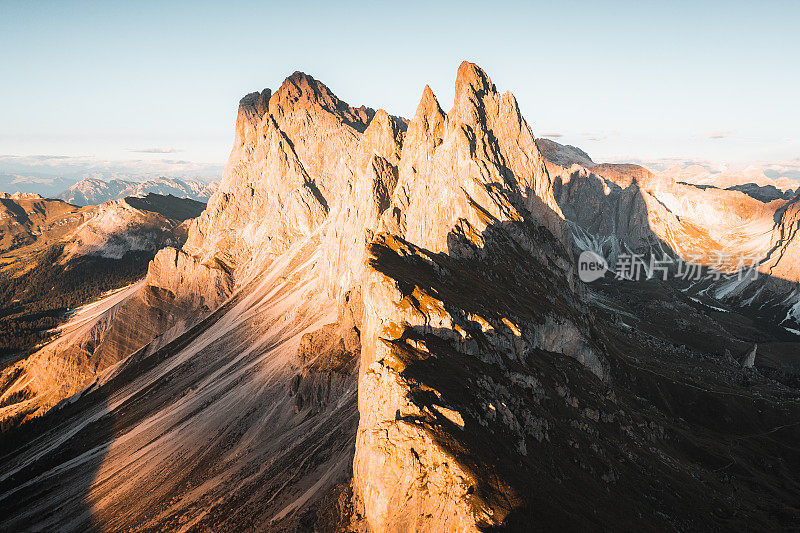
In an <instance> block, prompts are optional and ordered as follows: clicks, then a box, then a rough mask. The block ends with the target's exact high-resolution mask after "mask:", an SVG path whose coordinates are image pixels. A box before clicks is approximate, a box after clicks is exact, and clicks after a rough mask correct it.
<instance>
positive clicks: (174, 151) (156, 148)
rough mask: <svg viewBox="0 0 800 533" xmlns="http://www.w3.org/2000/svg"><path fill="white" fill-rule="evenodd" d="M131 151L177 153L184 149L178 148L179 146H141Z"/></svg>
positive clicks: (140, 152)
mask: <svg viewBox="0 0 800 533" xmlns="http://www.w3.org/2000/svg"><path fill="white" fill-rule="evenodd" d="M130 151H131V152H136V153H139V154H176V153H178V152H182V151H183V150H178V149H177V148H171V147H170V148H159V147H154V148H139V149H137V150H130Z"/></svg>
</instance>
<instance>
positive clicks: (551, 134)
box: [541, 133, 563, 139]
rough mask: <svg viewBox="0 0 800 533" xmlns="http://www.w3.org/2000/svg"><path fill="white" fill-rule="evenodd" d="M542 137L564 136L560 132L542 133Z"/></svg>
mask: <svg viewBox="0 0 800 533" xmlns="http://www.w3.org/2000/svg"><path fill="white" fill-rule="evenodd" d="M541 137H547V138H548V139H560V138H561V137H563V135H562V134H560V133H542V134H541Z"/></svg>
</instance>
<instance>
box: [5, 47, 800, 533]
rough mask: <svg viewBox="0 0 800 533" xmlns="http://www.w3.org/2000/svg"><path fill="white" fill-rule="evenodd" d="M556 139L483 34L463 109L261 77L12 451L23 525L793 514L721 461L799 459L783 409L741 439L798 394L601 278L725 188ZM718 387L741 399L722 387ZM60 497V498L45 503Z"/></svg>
mask: <svg viewBox="0 0 800 533" xmlns="http://www.w3.org/2000/svg"><path fill="white" fill-rule="evenodd" d="M559 146H560V145H556V144H542V143H540V146H539V147H537V142H536V140H535V139H534V136H533V134H532V132H531V129H530V127H529V126H528V124H527V122H526V121H525V119H524V118H523V117H522V115H521V113H520V111H519V107H518V105H517V102H516V100H515V98H514V96H513V95H512V94H511V93H510V92H506V93H500V92H499V91H498V90H497V89H496V87H495V85H494V84H493V83H492V81H491V79H490V78H489V76H488V75H487V74H486V73H485V72H484V71H483V70H481V69H480V68H479V67H477V66H476V65H474V64H472V63H468V62H464V63H462V64H461V66H460V67H459V69H458V72H457V75H456V82H455V100H454V103H453V106H452V108H451V109H450V110H449V111H447V112H445V111H444V110H443V109H442V108H441V106H440V104H439V102H438V101H437V99H436V97H435V95H434V94H433V92H432V91H431V89H430V88H429V87H425V89H424V90H423V92H422V97H421V100H420V103H419V105H418V107H417V110H416V113H415V115H414V117H413V118H412V119H411V120H410V121H406V120H404V119H402V118H399V117H393V116H391V115H389V114H388V113H386V112H385V111H383V110H377V111H373V110H372V109H370V108H366V107H358V108H356V107H351V106H349V105H348V104H346V103H345V102H342V101H341V100H339V99H338V98H337V97H336V96H335V95H334V94H333V93H332V92H331V91H330V90H329V89H328V88H327V87H326V86H325V85H324V84H322V83H320V82H319V81H317V80H315V79H314V78H312V77H311V76H308V75H305V74H302V73H299V72H298V73H295V74H293V75H292V76H290V77H289V78H287V79H286V80H285V81H284V83H283V85H282V86H281V87H280V88H278V89H277V90H276V91H274V92H273V91H271V90H269V89H265V90H263V91H261V92H258V93H252V94H250V95H247V96H246V97H245V98H243V99H242V100H241V102H240V105H239V111H238V116H237V120H236V126H235V138H234V144H233V149H232V150H231V154H230V157H229V159H228V162H227V165H226V167H225V171H224V174H223V178H222V181H221V184H220V187H219V190H218V191H217V192H216V193H215V194H214V196H213V197H212V198H211V199H210V201H209V203H208V206H207V208H206V210H205V211H204V212H203V213H202V215H201V216H199V217H198V218H197V219H195V220H194V221H193V222H192V223H191V226H190V227H189V230H188V238H187V240H186V243H185V244H184V245H183V246H182V247H180V248H176V247H168V248H164V249H162V250H160V251H159V252H158V254H157V255H156V257H155V259H154V260H153V261H152V262H151V264H150V266H149V270H148V273H147V276H146V278H145V279H144V280H143V282H142V284H141V286H140V287H138V286H137V287H134V288H132V289H131V290H130V293H129V294H127V295H125V296H124V298H122V299H121V300H120V301H118V302H113V307H110V308H109V311H108V312H104V313H100V314H99V315H98V316H99V318H97V320H96V322H93V323H91V322H89V323H87V327H90V329H91V335H92V336H94V338H95V340H96V341H97V343H96V346H97V348H96V349H95V350H94V351H93V352H91V353H90V354H89V355H88V358H89V359H90V360H91V361H92V362H93V363H94V364H95V365H96V366H97V368H98V376H99V377H98V379H97V380H96V381H95V382H94V383H93V384H91V386H90V387H89V388H87V389H86V390H85V391H84V392H83V393H82V394H81V395H79V396H76V397H73V398H71V399H70V400H68V401H67V402H65V404H64V405H63V406H62V407H61V408H60V409H55V410H53V411H51V412H50V413H49V414H48V415H47V416H49V417H52V418H51V419H48V418H47V416H46V417H45V418H44V420H45V421H47V420H55V421H58V424H50V425H47V424H40V425H39V426H34V428H35V429H31V430H30V431H31V434H30V435H26V434H25V433H24V431H23V432H22V434H23V436H24V438H23V439H22V440H23V441H24V442H25V443H26V444H24V445H21V446H20V447H19V449H18V450H17V451H15V452H14V453H12V454H10V456H9V457H8V458H6V459H4V461H5V463H3V466H4V468H5V469H6V470H7V471H9V472H12V474H10V476H12V477H13V479H11V478H10V477H9V478H3V479H0V494H6V496H0V498H5V500H0V501H5V502H7V503H8V502H10V503H14V502H18V503H21V502H23V501H24V502H25V506H24V508H23V509H22V510H21V511H20V512H18V513H16V514H14V516H12V517H11V518H9V519H8V520H7V522H6V523H5V524H6V525H10V526H15V525H18V524H22V523H26V524H28V523H30V522H29V521H30V520H33V521H34V522H35V523H36V524H37V525H39V526H40V528H42V529H47V528H48V527H50V528H52V527H56V526H58V525H60V524H61V523H62V522H63V523H67V522H68V523H70V524H73V525H74V524H89V523H92V524H102V525H103V526H105V527H108V528H110V529H130V528H142V529H165V528H167V529H169V528H175V527H184V526H185V527H186V528H189V529H191V528H194V529H217V530H238V529H247V528H255V529H273V530H300V531H306V530H313V529H316V530H346V531H352V530H362V531H363V530H366V531H377V532H382V531H386V532H389V531H411V530H414V531H478V530H482V529H487V528H491V527H495V526H506V527H510V528H523V527H526V526H530V524H532V523H535V524H539V525H541V526H542V527H546V526H548V525H549V526H558V525H564V524H571V525H572V526H573V527H577V526H584V527H598V526H599V525H600V524H610V523H619V524H630V527H642V526H644V525H647V526H648V527H656V528H675V529H689V528H692V527H697V526H698V525H699V524H707V523H708V522H706V520H709V519H708V517H709V516H710V515H711V514H712V513H714V515H715V516H717V515H719V516H720V517H722V516H723V515H724V516H729V515H731V514H732V513H738V515H737V516H739V517H743V519H746V520H752V523H754V524H758V525H760V526H765V527H767V526H770V525H774V524H776V523H778V522H779V521H780V520H783V518H781V519H778V518H772V517H771V515H770V514H769V510H768V509H766V510H765V509H764V508H763V507H762V506H761V504H760V503H758V502H760V501H762V500H763V499H764V498H763V496H764V494H766V493H767V492H768V491H769V489H768V488H765V487H767V486H772V485H770V483H771V481H769V482H764V483H765V484H762V483H761V481H760V480H753V479H749V478H748V479H746V480H745V481H743V482H742V483H743V484H742V485H741V492H737V494H741V496H739V497H737V498H734V499H733V500H732V499H731V497H730V496H729V492H728V491H727V489H725V486H724V484H725V482H726V481H725V480H724V479H723V477H724V476H727V475H728V474H727V473H723V472H721V470H720V469H721V467H725V464H727V463H728V462H729V459H730V458H735V459H734V461H742V462H743V463H745V464H746V465H747V466H746V467H745V468H743V470H745V471H747V470H748V469H750V468H756V469H758V468H761V469H764V468H767V469H774V471H775V472H778V474H775V475H776V476H785V475H786V472H787V471H788V470H791V469H792V468H794V467H795V466H796V461H789V462H788V463H787V464H777V463H775V462H774V461H772V460H771V459H769V457H772V456H773V455H779V453H776V452H775V450H774V449H772V450H770V451H769V453H767V450H768V448H769V447H778V446H782V444H781V443H782V442H783V441H782V440H781V439H782V438H783V436H780V438H779V439H778V440H777V441H775V442H770V443H767V444H764V443H755V444H754V443H753V442H751V441H749V440H745V439H731V438H729V437H730V436H731V435H733V434H734V433H735V432H736V431H747V433H748V434H754V435H755V434H759V433H764V429H765V426H772V425H773V423H775V421H776V420H782V419H783V418H785V417H787V416H790V417H796V416H797V412H796V408H795V407H794V406H795V405H796V404H795V403H792V402H790V401H784V400H787V399H788V398H790V397H791V396H792V393H791V392H790V391H788V390H787V389H784V388H781V387H779V386H776V385H774V384H773V383H771V382H767V381H766V380H765V379H764V378H762V377H761V376H760V375H759V374H757V373H756V372H753V373H751V374H748V375H747V376H746V378H747V379H748V380H752V382H753V383H756V384H757V386H758V387H759V391H760V392H759V394H764V397H765V398H766V397H768V398H769V400H768V401H764V402H761V403H759V402H756V401H755V400H754V399H753V396H750V395H749V394H750V393H749V392H737V393H736V394H737V395H743V396H741V397H742V398H744V399H741V400H740V401H739V400H737V402H734V403H730V404H728V403H724V401H722V400H719V398H720V395H719V394H718V393H720V391H722V392H721V393H722V394H728V391H729V388H730V387H733V386H734V385H731V382H730V381H726V380H730V379H740V376H741V371H742V368H740V366H739V365H738V364H737V365H736V370H735V372H734V371H731V372H727V373H720V374H718V373H717V367H715V366H714V365H713V364H712V362H711V361H712V359H713V357H712V356H711V355H708V356H707V357H706V356H703V357H701V356H700V355H699V352H697V351H693V349H688V348H686V347H685V346H684V347H683V348H682V349H680V350H679V349H676V348H675V346H673V343H672V341H671V340H664V339H661V338H658V339H657V338H655V336H654V335H645V334H641V335H633V334H630V333H629V331H628V330H629V329H630V328H631V326H630V325H626V324H624V323H623V322H622V321H621V319H620V318H619V317H620V316H622V315H614V314H613V313H610V312H609V309H613V308H614V307H613V305H616V304H614V303H613V302H612V303H609V302H611V301H612V300H613V296H608V297H607V298H608V300H609V302H605V301H604V303H603V305H604V306H600V305H599V304H597V303H596V302H595V298H600V297H599V296H598V295H596V294H594V293H591V292H590V290H589V289H587V287H586V286H585V285H583V284H582V283H580V282H579V281H578V280H577V279H576V276H575V273H574V266H573V265H574V261H573V251H574V249H573V246H574V243H575V242H576V240H577V242H578V243H579V244H581V243H584V244H586V243H588V244H590V245H592V246H594V245H597V244H598V243H600V244H603V241H604V239H605V240H608V241H609V242H611V241H613V242H614V243H615V244H613V246H615V247H616V250H617V251H619V250H623V249H625V248H624V247H638V246H648V247H649V246H651V245H655V244H656V243H658V240H657V236H658V235H660V234H659V231H660V230H657V231H655V232H654V233H655V234H656V236H655V237H654V236H653V235H652V234H651V233H650V232H648V231H647V230H646V229H645V226H649V225H650V224H654V223H655V222H660V223H662V227H664V228H666V229H665V231H664V235H667V234H668V235H670V236H674V235H687V240H686V242H685V246H690V245H691V246H695V247H698V248H702V247H705V246H707V245H708V243H709V242H711V241H713V242H717V241H716V240H715V237H714V235H712V234H711V233H710V232H709V231H707V230H704V231H705V232H703V231H700V230H698V229H697V225H696V224H694V225H692V224H689V223H688V222H687V221H686V220H685V218H686V217H685V216H684V215H680V216H679V215H676V214H675V213H676V212H677V209H678V207H680V209H682V211H681V213H694V214H696V215H697V216H698V217H699V216H701V215H702V214H703V213H705V212H706V211H707V207H708V204H702V205H701V204H700V203H698V202H697V201H695V199H690V201H684V200H682V199H681V198H680V196H681V194H682V191H683V190H682V189H680V188H679V187H678V185H675V184H674V183H673V184H670V183H662V182H659V181H658V180H657V178H656V177H654V176H652V175H651V174H650V173H649V172H648V171H647V170H646V169H643V168H641V167H634V166H621V165H594V163H593V162H592V161H591V159H590V158H589V157H588V155H586V154H585V153H583V152H581V151H580V150H578V149H570V150H568V151H567V152H566V153H562V152H561V151H560V150H561V149H560V148H559ZM542 153H544V154H545V155H546V156H548V159H545V157H543V155H542ZM567 163H569V167H566V166H562V165H566V164H567ZM589 164H591V166H588V167H587V166H586V165H589ZM575 165H577V166H575ZM728 193H729V194H730V195H736V198H739V197H740V196H738V195H741V193H737V192H732V191H728ZM741 196H744V195H741ZM692 198H694V197H692ZM714 202H716V200H713V201H711V202H710V204H714ZM659 206H660V207H659ZM719 209H720V210H721V212H722V213H723V214H731V213H734V214H736V213H739V211H737V208H731V207H729V206H724V205H722V206H720V208H719ZM615 210H616V212H617V215H616V216H615V214H614V211H615ZM745 210H747V209H745ZM737 216H739V215H737ZM741 216H745V217H746V215H741ZM689 237H691V242H690V241H689V240H688V239H689ZM702 239H707V241H708V242H706V241H703V240H702ZM614 290H617V289H616V287H613V286H612V287H611V288H610V289H608V292H609V294H612V295H613V294H615V293H614V292H613V291H614ZM620 290H621V289H620ZM670 297H672V296H670ZM674 297H675V298H678V297H679V296H674ZM637 298H638V297H637ZM640 299H641V300H644V301H647V302H648V303H653V302H651V301H650V300H654V299H653V298H647V297H645V298H640ZM684 299H686V297H684ZM624 300H625V298H624V297H622V298H620V301H624ZM635 301H636V302H638V301H639V299H636V300H635ZM665 301H667V302H668V303H666V304H664V305H663V309H672V308H670V307H669V305H671V304H670V303H669V301H668V300H666V299H665ZM659 302H660V301H659ZM612 304H613V305H612ZM682 305H685V306H688V304H682ZM663 309H662V307H658V308H657V309H655V310H654V311H653V313H655V312H656V311H658V312H659V313H661V312H662V311H663ZM637 313H639V311H637ZM639 314H641V313H639ZM625 316H626V317H634V314H633V313H630V312H628V313H627V314H626V315H625ZM598 317H600V318H599V319H598ZM659 317H660V315H659ZM670 318H672V317H670ZM628 320H631V318H628ZM701 327H705V328H707V329H706V330H705V331H711V329H710V328H711V326H707V325H703V326H701ZM713 327H714V328H718V324H716V323H714V326H713ZM718 329H719V328H718ZM717 331H718V330H717V329H714V333H715V334H716V332H717ZM76 335H77V336H80V333H78V334H76ZM694 338H701V339H702V338H704V335H702V334H697V333H695V334H694ZM76 342H77V341H76ZM720 344H721V346H722V344H723V343H720ZM730 344H731V345H730V346H726V348H729V349H730V350H732V351H735V350H738V349H739V344H736V343H730ZM89 345H90V343H87V342H85V339H84V343H83V346H89ZM92 346H95V344H92ZM748 348H749V345H748ZM732 353H733V352H732ZM736 353H737V354H738V352H736ZM693 357H697V359H696V360H695V359H691V358H693ZM720 357H723V356H722V355H720ZM648 358H649V359H648ZM729 358H730V356H729ZM643 360H644V362H643ZM650 362H653V364H649V363H650ZM116 363H119V364H116ZM724 364H728V363H724ZM104 368H108V370H107V371H106V372H105V373H102V372H101V371H102V370H103V369H104ZM736 372H738V373H736ZM720 376H722V377H720ZM730 376H734V377H733V378H731V377H730ZM695 380H699V381H700V382H701V384H702V386H700V385H696V384H695ZM724 397H725V398H727V396H724ZM739 397H740V396H737V398H739ZM707 405H713V406H716V407H719V409H720V410H722V411H724V412H725V417H722V418H720V417H713V420H711V418H710V417H706V416H704V415H703V413H702V412H700V413H699V414H698V412H699V411H702V409H700V408H698V407H697V406H707ZM762 411H763V412H762ZM756 412H758V413H759V414H758V415H756V414H755V413H756ZM732 420H738V421H741V420H745V421H746V424H745V425H746V428H743V427H738V428H735V427H734V424H733V423H732V422H731V421H732ZM54 428H55V429H54ZM23 430H24V426H23ZM68 430H72V431H74V433H73V434H74V435H75V437H74V438H73V439H70V438H67V440H66V444H64V445H63V446H62V442H61V441H59V440H58V439H57V436H58V432H59V431H68ZM791 431H794V430H790V431H789V433H791ZM37 432H38V433H37ZM792 435H793V434H790V435H789V437H792ZM48 437H52V438H48ZM792 438H793V437H792ZM26 439H27V440H26ZM709 443H711V444H709ZM716 443H721V444H719V446H717V445H716ZM758 446H763V448H762V449H761V451H759V448H758ZM90 449H91V450H94V452H93V453H91V454H88V453H85V452H86V451H87V450H90ZM701 449H702V450H703V451H700V450H701ZM762 453H763V454H765V455H760V454H762ZM704 454H705V455H704ZM770 454H772V455H770ZM756 456H757V457H756ZM42 457H44V458H47V460H48V461H49V462H47V463H46V465H45V466H41V465H43V464H45V463H42V462H41V458H42ZM709 457H711V458H712V459H709ZM754 457H755V458H754ZM723 459H724V460H723ZM762 460H763V461H766V463H769V466H768V467H764V466H763V465H762V464H761V463H759V461H762ZM766 463H764V464H766ZM62 465H63V468H62ZM757 465H761V466H757ZM787 469H788V470H787ZM770 471H772V470H770ZM764 475H765V476H766V477H767V478H769V479H770V480H773V478H772V477H770V476H772V475H773V474H764ZM76 479H79V480H81V481H80V483H77V482H75V481H74V480H76ZM727 479H728V482H730V479H731V478H730V477H728V478H727ZM789 483H790V484H791V483H793V484H794V485H793V486H795V485H796V482H795V481H794V480H791V481H789ZM53 486H55V487H56V488H57V490H54V489H53ZM737 486H739V485H737ZM653 487H655V488H653ZM4 491H7V492H4ZM778 492H780V491H778ZM788 492H790V490H789V489H787V492H786V493H784V492H780V494H778V495H777V496H774V497H775V498H776V499H777V500H776V501H779V502H788V501H790V500H791V498H790V497H787V496H786V494H787V493H788ZM734 500H735V501H734ZM75 502H80V505H72V504H74V503H75ZM68 503H69V504H70V505H68ZM776 505H777V504H776ZM56 506H59V507H60V508H63V509H66V511H65V512H64V513H63V517H54V515H53V513H48V512H46V511H48V510H50V509H52V508H54V507H56ZM82 506H86V507H87V508H88V510H86V509H83V507H82ZM787 509H788V508H787ZM792 512H793V510H792V509H789V510H788V511H785V513H784V514H785V516H784V515H781V516H784V518H785V517H786V516H790V515H791V513H792ZM654 517H655V518H654ZM720 520H725V518H720Z"/></svg>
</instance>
